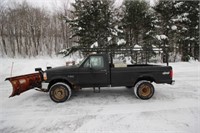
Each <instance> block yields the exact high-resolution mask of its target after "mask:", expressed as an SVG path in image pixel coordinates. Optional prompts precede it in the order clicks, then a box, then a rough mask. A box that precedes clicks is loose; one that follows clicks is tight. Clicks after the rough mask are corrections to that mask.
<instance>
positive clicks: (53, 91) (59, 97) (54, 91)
mask: <svg viewBox="0 0 200 133" xmlns="http://www.w3.org/2000/svg"><path fill="white" fill-rule="evenodd" d="M49 96H50V98H51V100H53V101H54V102H57V103H61V102H65V101H66V100H68V99H69V98H70V97H71V88H70V86H69V85H67V84H65V83H62V82H58V83H56V84H54V85H52V86H51V88H50V90H49Z"/></svg>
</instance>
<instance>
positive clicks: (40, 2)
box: [0, 0, 155, 10]
mask: <svg viewBox="0 0 200 133" xmlns="http://www.w3.org/2000/svg"><path fill="white" fill-rule="evenodd" d="M11 1H15V2H22V1H24V0H0V3H1V4H2V3H4V4H6V5H8V4H9V2H11ZM26 1H27V2H28V3H30V4H31V5H33V6H39V7H44V8H48V9H50V10H52V9H53V10H59V9H62V8H63V7H64V5H65V6H68V7H69V6H70V3H71V2H74V0H26ZM146 1H149V2H150V5H154V3H155V2H154V1H155V0H146ZM122 2H123V0H115V6H116V7H118V6H120V5H121V4H122Z"/></svg>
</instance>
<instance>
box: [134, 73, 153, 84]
mask: <svg viewBox="0 0 200 133" xmlns="http://www.w3.org/2000/svg"><path fill="white" fill-rule="evenodd" d="M141 80H147V81H150V82H155V79H154V78H153V76H150V75H144V76H141V77H138V78H137V80H136V81H135V83H134V86H135V85H136V84H137V82H139V81H141Z"/></svg>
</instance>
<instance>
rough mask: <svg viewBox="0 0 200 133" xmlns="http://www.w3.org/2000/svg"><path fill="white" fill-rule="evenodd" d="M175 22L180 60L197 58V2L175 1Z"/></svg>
mask: <svg viewBox="0 0 200 133" xmlns="http://www.w3.org/2000/svg"><path fill="white" fill-rule="evenodd" d="M175 7H176V9H177V17H176V19H175V20H176V22H177V23H178V24H179V26H180V28H179V29H180V30H179V34H180V35H181V37H180V39H179V42H178V43H179V44H180V45H179V48H180V52H181V53H182V60H184V61H187V60H189V57H194V58H195V59H198V58H199V1H176V4H175Z"/></svg>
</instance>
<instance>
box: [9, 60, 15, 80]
mask: <svg viewBox="0 0 200 133" xmlns="http://www.w3.org/2000/svg"><path fill="white" fill-rule="evenodd" d="M13 66H14V62H12V66H11V71H10V77H12V71H13Z"/></svg>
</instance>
